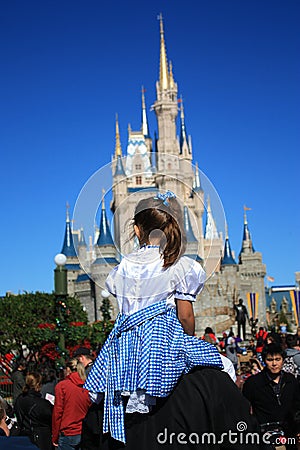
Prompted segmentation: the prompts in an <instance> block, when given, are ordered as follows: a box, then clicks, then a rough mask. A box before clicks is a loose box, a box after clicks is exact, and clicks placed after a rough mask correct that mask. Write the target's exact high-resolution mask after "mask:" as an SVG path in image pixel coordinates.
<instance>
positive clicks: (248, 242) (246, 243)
mask: <svg viewBox="0 0 300 450" xmlns="http://www.w3.org/2000/svg"><path fill="white" fill-rule="evenodd" d="M250 210H251V208H247V206H244V229H243V242H242V249H241V253H254V248H253V245H252V238H251V234H250V231H249V228H248V220H247V213H246V211H250Z"/></svg>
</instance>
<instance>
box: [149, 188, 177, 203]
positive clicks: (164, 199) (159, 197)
mask: <svg viewBox="0 0 300 450" xmlns="http://www.w3.org/2000/svg"><path fill="white" fill-rule="evenodd" d="M169 198H176V195H175V194H174V192H171V191H167V192H166V193H165V194H161V193H160V192H159V193H158V194H157V195H156V197H154V200H162V202H163V204H164V205H165V206H169V205H170V203H169V201H168V199H169Z"/></svg>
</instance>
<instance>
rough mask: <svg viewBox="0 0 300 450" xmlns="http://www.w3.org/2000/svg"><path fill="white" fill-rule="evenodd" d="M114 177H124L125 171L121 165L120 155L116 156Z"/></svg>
mask: <svg viewBox="0 0 300 450" xmlns="http://www.w3.org/2000/svg"><path fill="white" fill-rule="evenodd" d="M116 175H124V176H125V170H124V167H123V163H122V158H121V156H120V155H118V156H117V164H116V170H115V176H116Z"/></svg>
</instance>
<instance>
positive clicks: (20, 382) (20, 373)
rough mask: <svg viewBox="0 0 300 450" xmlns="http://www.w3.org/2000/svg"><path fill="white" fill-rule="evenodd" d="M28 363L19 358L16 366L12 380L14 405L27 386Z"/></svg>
mask: <svg viewBox="0 0 300 450" xmlns="http://www.w3.org/2000/svg"><path fill="white" fill-rule="evenodd" d="M25 371H26V361H25V359H24V358H19V359H17V360H16V362H15V364H14V368H13V371H12V374H11V376H10V379H11V381H12V383H13V404H15V401H16V400H17V398H18V397H19V395H20V394H21V392H22V390H23V387H24V386H25V375H24V373H25Z"/></svg>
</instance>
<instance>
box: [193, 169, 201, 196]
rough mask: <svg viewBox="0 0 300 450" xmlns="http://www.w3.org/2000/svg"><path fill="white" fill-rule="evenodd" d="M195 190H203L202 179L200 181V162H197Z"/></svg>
mask: <svg viewBox="0 0 300 450" xmlns="http://www.w3.org/2000/svg"><path fill="white" fill-rule="evenodd" d="M193 190H194V191H195V192H199V191H201V190H202V189H201V181H200V174H199V167H198V163H197V162H196V169H195V179H194V187H193Z"/></svg>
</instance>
